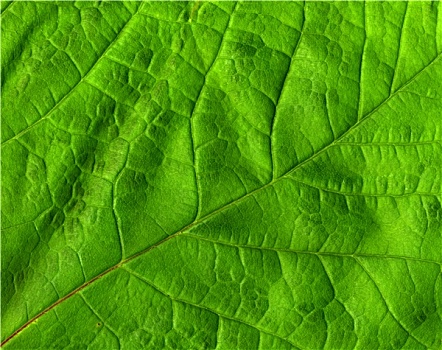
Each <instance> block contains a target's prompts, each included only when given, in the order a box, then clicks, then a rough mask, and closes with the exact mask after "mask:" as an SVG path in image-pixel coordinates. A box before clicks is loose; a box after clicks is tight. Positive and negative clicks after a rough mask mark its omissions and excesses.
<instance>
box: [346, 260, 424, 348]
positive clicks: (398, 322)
mask: <svg viewBox="0 0 442 350" xmlns="http://www.w3.org/2000/svg"><path fill="white" fill-rule="evenodd" d="M354 260H355V261H356V263H357V264H358V265H359V266H360V267H361V268H362V270H364V272H365V273H366V274H367V276H368V278H370V280H371V281H372V282H373V284H374V286H375V288H376V289H377V291H378V293H379V295H380V297H381V299H382V302H383V303H384V305H385V307H386V308H387V311H388V313H389V314H390V315H391V316H392V317H393V318H394V320H395V321H396V322H397V324H398V325H399V326H400V327H401V328H402V329H403V330H404V331H405V332H406V333H407V334H408V335H409V336H410V337H411V338H413V339H414V340H415V341H417V342H418V343H419V344H421V345H423V346H425V347H426V348H429V346H428V345H426V344H424V343H422V342H421V341H420V340H419V339H417V338H416V337H415V336H414V335H413V334H411V332H410V331H408V330H407V329H406V328H405V327H404V325H403V324H402V323H401V322H400V321H399V319H398V318H397V317H396V316H395V315H394V314H393V312H392V311H391V309H390V307H389V305H388V303H387V300H386V299H385V297H384V295H383V294H382V292H381V290H380V288H379V286H378V284H377V283H376V281H375V280H374V278H373V276H372V275H371V274H370V273H369V272H368V270H367V269H366V268H365V266H364V265H363V264H362V263H361V262H360V261H359V259H358V258H356V257H354Z"/></svg>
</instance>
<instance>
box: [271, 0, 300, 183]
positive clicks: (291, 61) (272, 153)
mask: <svg viewBox="0 0 442 350" xmlns="http://www.w3.org/2000/svg"><path fill="white" fill-rule="evenodd" d="M302 16H303V17H302V25H301V30H300V32H299V37H298V41H297V42H296V45H295V47H294V49H293V53H292V55H291V56H290V63H289V67H288V69H287V74H286V75H285V77H284V80H283V82H282V87H281V90H280V91H279V96H278V99H277V100H276V104H275V113H274V115H273V118H272V120H271V121H270V158H271V163H272V179H274V178H275V156H274V148H273V146H272V145H273V142H272V136H273V127H274V125H275V121H276V111H277V108H278V105H279V102H280V101H281V96H282V94H283V92H284V88H285V87H286V83H287V78H288V76H289V75H290V71H291V69H292V67H293V58H294V57H295V56H296V52H297V51H298V47H299V43H300V42H301V38H302V34H303V32H304V24H305V1H304V7H303V9H302Z"/></svg>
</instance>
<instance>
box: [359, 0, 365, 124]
mask: <svg viewBox="0 0 442 350" xmlns="http://www.w3.org/2000/svg"><path fill="white" fill-rule="evenodd" d="M363 16H364V45H363V46H362V54H361V67H360V68H359V98H358V108H357V113H358V115H357V117H358V120H359V119H360V113H361V112H362V108H361V99H362V95H363V94H362V78H363V74H362V72H363V70H364V56H365V49H366V46H367V4H366V2H365V1H364V14H363Z"/></svg>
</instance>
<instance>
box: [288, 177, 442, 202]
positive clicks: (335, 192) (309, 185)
mask: <svg viewBox="0 0 442 350" xmlns="http://www.w3.org/2000/svg"><path fill="white" fill-rule="evenodd" d="M289 179H290V180H292V181H294V182H297V183H300V184H303V185H305V186H307V187H310V188H314V189H317V190H319V191H324V192H328V193H333V194H338V195H342V196H357V197H373V198H402V197H410V196H429V197H436V196H437V195H438V193H427V192H410V193H404V194H370V193H363V192H359V193H350V192H341V191H333V190H330V189H328V188H322V187H319V186H315V185H313V184H309V183H307V182H304V181H302V180H300V179H298V178H296V177H294V176H291V177H290V178H289Z"/></svg>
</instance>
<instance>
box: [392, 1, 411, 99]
mask: <svg viewBox="0 0 442 350" xmlns="http://www.w3.org/2000/svg"><path fill="white" fill-rule="evenodd" d="M405 3H406V5H405V6H406V7H405V13H404V17H403V18H402V24H401V30H400V37H399V45H398V49H397V53H396V62H395V64H394V69H393V77H392V79H391V85H390V95H391V93H392V92H393V89H394V81H395V79H396V71H397V65H398V62H399V58H400V54H401V47H402V38H403V36H404V34H403V31H404V24H405V18H406V17H407V12H408V1H406V2H405Z"/></svg>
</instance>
